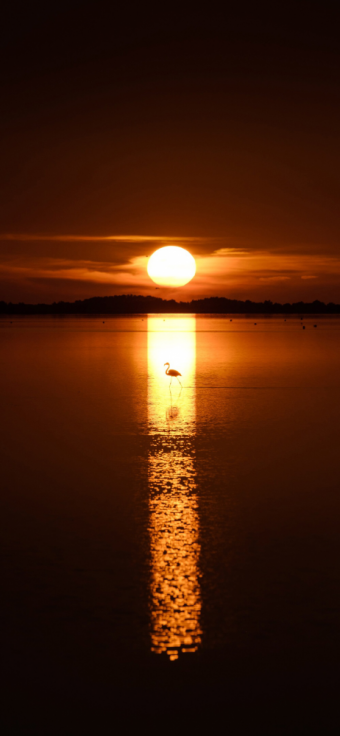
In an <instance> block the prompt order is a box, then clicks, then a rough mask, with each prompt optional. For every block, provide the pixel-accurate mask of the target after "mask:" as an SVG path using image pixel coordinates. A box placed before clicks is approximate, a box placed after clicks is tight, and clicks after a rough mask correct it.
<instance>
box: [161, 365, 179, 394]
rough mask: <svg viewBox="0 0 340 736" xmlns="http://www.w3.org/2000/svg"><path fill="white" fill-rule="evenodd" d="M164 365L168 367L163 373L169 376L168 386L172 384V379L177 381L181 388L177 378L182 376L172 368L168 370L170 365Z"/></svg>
mask: <svg viewBox="0 0 340 736" xmlns="http://www.w3.org/2000/svg"><path fill="white" fill-rule="evenodd" d="M164 365H167V366H168V367H167V369H166V371H165V375H166V376H170V386H171V384H172V379H173V378H177V381H178V383H179V385H180V387H181V388H182V384H181V382H180V380H179V378H178V376H182V374H181V373H180V372H179V371H175V370H174V369H173V368H171V370H170V363H164ZM170 386H169V388H170Z"/></svg>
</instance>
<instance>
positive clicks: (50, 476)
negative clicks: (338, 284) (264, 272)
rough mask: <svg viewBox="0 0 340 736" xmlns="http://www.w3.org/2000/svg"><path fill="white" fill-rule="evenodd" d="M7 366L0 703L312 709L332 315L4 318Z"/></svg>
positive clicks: (331, 530)
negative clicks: (177, 376) (2, 697)
mask: <svg viewBox="0 0 340 736" xmlns="http://www.w3.org/2000/svg"><path fill="white" fill-rule="evenodd" d="M254 322H256V323H257V324H254ZM314 324H317V327H313V325H314ZM302 325H305V329H304V330H303V329H302ZM166 361H169V362H170V364H171V367H172V368H176V369H177V370H179V371H180V372H181V373H182V379H181V381H182V388H181V387H180V385H179V384H178V383H177V381H176V380H174V381H173V384H172V387H171V391H170V390H169V378H168V377H167V376H165V374H164V371H165V368H164V366H163V364H164V363H165V362H166ZM0 379H1V387H2V400H1V404H2V419H1V426H0V432H1V443H0V453H1V476H2V494H1V498H2V511H1V519H2V522H1V524H2V534H1V538H2V547H3V557H4V559H5V571H4V576H3V582H2V588H3V601H4V602H3V605H2V630H3V634H4V638H3V643H2V651H3V655H4V666H5V681H6V689H5V691H6V693H7V698H8V702H9V703H11V707H10V716H6V718H9V719H10V721H11V719H13V717H14V716H13V702H15V703H16V704H17V702H20V703H24V705H23V706H22V708H21V710H20V708H19V711H20V712H19V715H16V716H15V717H17V718H18V723H19V724H21V728H22V729H24V728H25V727H26V726H27V725H30V726H32V724H34V727H36V724H37V719H38V721H39V719H40V720H41V723H45V722H46V719H47V721H48V723H49V726H48V728H47V727H46V725H45V732H46V733H51V732H52V730H53V729H52V725H53V723H54V721H55V717H53V718H52V719H51V713H52V712H53V713H56V711H58V713H59V715H60V714H63V717H64V716H65V713H67V719H68V720H67V722H70V723H71V721H72V718H74V719H75V721H76V722H79V718H80V713H81V714H82V718H84V719H85V718H87V717H88V718H90V717H93V718H95V722H96V723H97V722H98V718H99V715H98V714H99V713H104V714H105V717H107V716H108V714H111V717H112V719H113V720H114V719H115V718H117V714H118V713H119V714H122V713H125V714H126V717H128V715H129V714H131V712H134V714H135V716H136V718H139V717H141V718H144V717H146V718H154V719H155V722H156V723H157V719H159V718H160V717H163V716H164V715H165V714H168V716H167V717H169V718H170V720H171V717H174V718H178V717H180V718H181V722H183V723H184V720H185V718H188V719H189V721H190V722H191V723H193V720H192V719H193V717H194V715H196V716H197V717H198V718H201V717H202V718H203V717H207V715H208V714H210V716H211V713H215V712H216V713H217V712H220V711H222V712H225V713H229V719H231V720H230V721H229V723H230V727H231V731H230V732H231V733H236V730H237V728H236V724H237V723H238V724H240V719H241V720H242V717H243V716H242V714H244V711H245V710H247V707H248V710H249V708H250V711H251V709H253V712H254V713H255V712H256V714H257V715H256V717H255V716H254V718H255V720H254V723H253V729H252V730H253V732H254V731H255V730H256V728H255V725H256V724H257V725H258V724H259V723H260V724H261V728H260V731H261V732H262V733H263V731H264V728H265V725H266V718H268V719H269V721H268V724H269V722H270V723H271V724H272V723H273V722H274V723H275V729H274V731H273V729H272V726H271V729H270V725H268V728H269V730H271V732H272V733H273V732H277V733H278V732H280V733H281V731H280V728H281V726H282V729H283V730H282V732H283V733H287V730H286V727H285V726H284V725H282V724H283V720H284V718H283V710H284V712H285V714H286V715H287V714H288V716H287V717H288V720H289V719H290V720H291V714H292V712H293V710H294V712H295V709H296V707H300V710H299V716H298V720H297V721H296V724H301V719H302V721H303V720H305V718H306V713H308V716H309V717H310V719H311V721H313V719H318V718H323V719H325V718H326V716H327V714H329V713H330V712H331V707H332V703H335V700H336V697H337V694H336V691H337V682H338V677H339V665H338V660H339V655H340V646H339V644H340V642H339V609H340V592H339V584H340V565H339V557H340V543H339V532H340V522H339V511H340V499H339V495H340V471H339V439H340V320H339V319H337V318H330V319H326V318H317V317H314V318H311V319H309V318H308V319H307V318H305V319H304V320H303V322H301V320H300V319H292V318H287V320H286V321H285V320H284V318H283V317H275V318H274V317H272V318H263V317H257V318H254V317H249V318H241V317H232V321H231V319H230V317H223V318H216V317H211V318H209V317H197V318H196V317H195V316H183V317H181V316H176V317H171V316H169V315H165V316H164V317H163V316H152V315H151V316H146V317H144V318H142V317H129V318H110V317H109V318H108V317H103V318H93V319H85V318H77V319H74V318H63V319H55V318H53V319H50V318H37V319H33V318H30V319H28V318H22V319H20V318H13V319H12V322H10V320H9V319H3V320H2V321H1V322H0ZM56 703H57V704H58V705H57V706H56ZM245 706H247V707H245ZM271 706H272V707H271ZM315 709H316V710H315ZM14 710H15V712H16V713H17V712H18V708H17V706H16V705H15V706H14ZM264 713H266V715H265V716H264V715H263V714H264ZM278 714H280V715H278ZM44 719H45V721H44ZM183 719H184V720H183ZM270 719H272V720H270ZM299 719H300V720H299ZM11 722H12V721H11ZM72 722H73V721H72ZM322 722H323V723H324V722H325V721H324V720H323V721H322ZM6 723H8V722H7V721H6ZM32 728H33V726H32ZM46 728H47V730H46ZM82 728H83V730H84V724H83V726H82ZM299 728H300V726H299ZM299 728H298V730H297V732H300V731H299ZM22 732H25V733H26V731H24V730H22ZM65 732H67V729H66V731H65V729H64V733H65ZM73 732H74V730H73ZM92 732H93V729H92ZM59 733H60V729H59ZM110 733H111V731H110Z"/></svg>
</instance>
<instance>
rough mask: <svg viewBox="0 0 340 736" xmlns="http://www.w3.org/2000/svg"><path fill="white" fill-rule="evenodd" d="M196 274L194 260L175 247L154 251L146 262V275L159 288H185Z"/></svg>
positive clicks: (189, 254)
mask: <svg viewBox="0 0 340 736" xmlns="http://www.w3.org/2000/svg"><path fill="white" fill-rule="evenodd" d="M195 273H196V263H195V259H194V258H193V256H192V255H191V253H189V251H187V250H185V248H180V247H179V246H177V245H167V246H165V247H164V248H159V249H158V250H156V251H155V252H154V253H153V254H152V256H151V258H149V262H148V274H149V276H150V278H151V279H152V281H154V282H155V284H159V285H160V286H185V284H187V283H188V282H189V281H191V279H193V277H194V276H195Z"/></svg>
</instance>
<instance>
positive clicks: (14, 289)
mask: <svg viewBox="0 0 340 736" xmlns="http://www.w3.org/2000/svg"><path fill="white" fill-rule="evenodd" d="M171 243H173V244H177V245H182V246H183V247H187V248H188V249H189V250H190V251H191V252H192V253H193V255H194V256H195V259H196V264H197V273H196V277H195V278H194V280H193V281H192V282H190V284H188V285H187V286H186V287H183V288H181V289H167V288H162V289H158V291H157V294H158V295H159V296H164V297H167V298H169V297H170V296H171V297H174V298H176V299H187V298H198V297H204V296H210V295H221V296H230V297H233V298H234V297H235V298H236V297H237V298H242V299H247V298H253V299H254V298H259V299H262V298H274V299H276V298H277V296H276V295H278V294H280V295H281V297H280V298H282V299H284V300H286V301H287V300H289V299H294V300H297V299H300V298H303V294H305V293H307V291H306V290H309V291H308V293H311V294H312V298H321V293H324V292H325V291H326V290H327V288H328V289H329V290H330V291H329V294H330V297H329V298H330V299H333V300H334V299H338V297H336V296H335V285H336V283H339V278H340V259H339V258H337V257H335V256H334V255H332V254H328V253H325V254H322V253H317V254H315V253H310V252H307V249H302V250H300V252H294V251H293V250H286V251H283V250H280V249H279V250H277V249H271V248H268V249H265V248H263V247H256V244H252V247H250V245H249V244H248V243H246V242H244V241H243V242H241V240H237V239H234V240H233V239H232V238H208V237H204V238H203V237H194V236H193V237H186V236H184V237H179V236H175V237H170V236H169V237H168V236H164V235H160V236H154V235H152V236H148V235H108V236H92V235H62V234H52V235H45V234H34V235H33V234H25V233H21V234H20V233H19V234H18V233H12V234H11V233H6V234H4V235H2V236H1V235H0V276H1V283H2V293H1V295H0V298H2V299H4V298H5V299H6V300H9V299H11V300H13V299H16V300H18V294H19V300H24V299H28V300H29V301H35V300H36V299H37V298H41V297H42V296H43V298H44V300H45V301H51V299H52V293H53V298H54V299H58V283H59V285H60V295H61V296H60V297H59V298H65V295H66V296H67V299H68V300H70V301H72V300H73V299H74V298H77V295H79V294H80V293H81V295H82V296H81V297H79V296H78V298H84V297H85V296H86V295H89V296H93V295H95V293H103V290H105V293H107V294H114V293H124V292H125V293H144V294H145V293H154V292H153V290H154V289H155V288H156V287H155V285H154V283H153V282H152V281H151V280H150V278H149V276H148V274H147V270H146V266H147V259H148V257H149V256H150V255H151V253H152V252H153V251H154V250H155V249H156V248H157V247H161V246H162V245H169V244H171ZM315 274H318V275H317V276H316V275H315ZM316 280H317V285H318V292H316V291H315V285H314V284H313V282H314V281H316ZM302 283H303V284H305V285H304V286H303V288H302ZM308 284H310V285H308ZM75 285H77V288H75ZM20 288H21V292H20ZM34 289H35V292H36V296H34ZM311 289H312V290H314V291H311ZM20 293H21V294H22V296H20ZM323 298H325V297H323Z"/></svg>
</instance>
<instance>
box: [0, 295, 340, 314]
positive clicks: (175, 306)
mask: <svg viewBox="0 0 340 736" xmlns="http://www.w3.org/2000/svg"><path fill="white" fill-rule="evenodd" d="M147 313H153V314H163V313H168V314H190V313H191V314H340V304H333V303H332V302H331V303H330V304H324V303H323V302H320V301H318V300H315V301H314V302H310V303H305V302H296V303H295V304H278V303H273V302H271V301H270V300H266V301H264V302H251V301H249V299H247V300H246V301H245V302H242V301H239V300H237V299H226V298H225V297H217V296H212V297H209V298H207V299H193V300H192V301H191V302H176V301H175V300H174V299H160V298H159V297H155V296H138V295H134V294H123V295H119V296H104V297H99V296H97V297H92V298H91V299H84V300H83V301H81V300H77V301H75V302H54V303H53V304H23V303H20V304H12V303H9V304H6V302H3V301H2V302H0V314H3V315H5V314H9V315H15V314H18V315H34V314H36V315H37V314H42V315H43V314H50V315H53V314H55V315H62V314H84V315H86V314H147Z"/></svg>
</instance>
